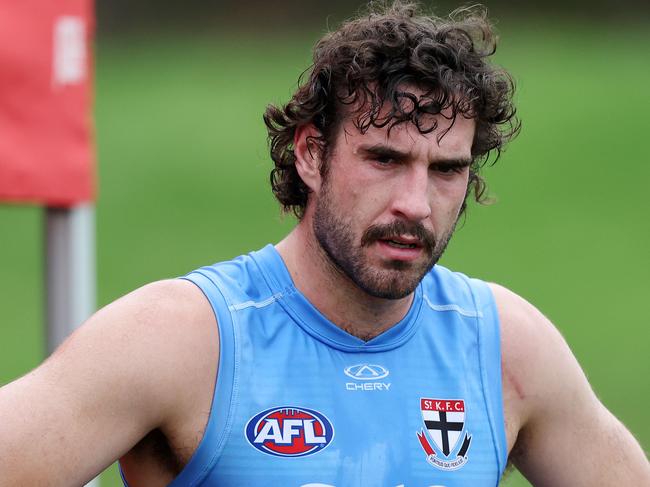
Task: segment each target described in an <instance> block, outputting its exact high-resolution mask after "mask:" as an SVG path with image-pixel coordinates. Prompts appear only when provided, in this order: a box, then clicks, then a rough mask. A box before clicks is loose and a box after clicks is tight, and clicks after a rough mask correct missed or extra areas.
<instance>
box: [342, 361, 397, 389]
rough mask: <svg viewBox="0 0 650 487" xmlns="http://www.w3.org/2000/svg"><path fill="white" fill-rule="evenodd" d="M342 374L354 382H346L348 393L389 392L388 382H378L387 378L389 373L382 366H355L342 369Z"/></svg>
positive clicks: (389, 384)
mask: <svg viewBox="0 0 650 487" xmlns="http://www.w3.org/2000/svg"><path fill="white" fill-rule="evenodd" d="M343 373H344V374H345V375H347V376H348V377H349V378H351V379H354V382H346V383H345V388H346V390H348V391H389V390H390V386H391V383H390V382H380V380H381V379H384V378H386V377H388V375H389V374H390V372H389V371H388V369H387V368H386V367H384V366H383V365H378V364H356V365H350V366H349V367H346V368H345V369H343Z"/></svg>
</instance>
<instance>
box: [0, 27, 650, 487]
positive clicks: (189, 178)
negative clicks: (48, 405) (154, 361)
mask: <svg viewBox="0 0 650 487" xmlns="http://www.w3.org/2000/svg"><path fill="white" fill-rule="evenodd" d="M315 37H316V36H312V37H310V36H306V37H304V38H302V37H300V38H299V37H296V38H290V37H289V36H287V38H286V39H285V40H284V41H281V42H279V41H277V39H274V44H272V43H270V42H267V41H266V40H264V39H255V38H251V37H247V38H246V39H245V40H244V38H238V37H228V38H225V37H224V38H209V37H189V36H184V37H178V38H150V39H139V40H137V39H130V40H128V41H127V40H123V41H120V42H115V41H114V42H99V44H98V49H97V73H96V78H97V101H96V120H97V139H98V152H99V160H100V197H99V201H98V206H97V232H98V272H99V282H98V291H99V296H98V302H99V304H100V305H104V304H106V303H108V302H110V301H112V300H114V299H115V298H117V297H118V296H120V295H122V294H124V293H126V292H128V291H129V290H132V289H133V288H136V287H138V286H140V285H142V284H144V283H146V282H149V281H152V280H156V279H161V278H166V277H171V276H177V275H180V274H183V273H185V272H187V271H188V270H191V269H193V268H195V267H197V266H200V265H203V264H206V263H212V262H215V261H218V260H221V259H225V258H229V257H232V256H235V255H237V254H240V253H242V252H246V251H248V250H251V249H254V248H258V247H261V246H262V245H264V244H265V243H267V242H275V241H277V240H279V239H280V238H281V237H282V236H283V235H284V234H285V233H286V232H287V231H288V229H290V228H291V226H292V220H291V218H288V217H287V218H285V219H283V218H281V217H280V216H279V213H278V208H277V205H276V204H275V203H274V200H273V199H272V197H271V195H270V191H269V189H268V184H267V180H268V171H269V169H270V163H269V158H268V156H267V151H266V144H265V131H264V127H263V124H262V121H261V113H262V112H263V110H264V107H265V105H266V104H267V103H269V102H280V101H283V100H286V98H287V97H288V95H289V93H290V92H291V91H292V89H293V88H294V87H295V81H296V78H297V76H298V74H299V73H300V72H301V71H302V69H303V68H304V67H305V66H306V65H307V64H308V60H309V46H310V45H311V42H312V41H313V39H314V38H315ZM503 37H504V41H503V44H502V47H501V49H500V51H499V55H498V59H499V62H500V63H502V64H504V65H506V66H507V67H508V68H509V69H510V70H511V71H512V72H513V73H514V74H515V77H516V79H517V81H518V85H519V91H518V100H519V106H520V114H521V117H522V119H523V122H524V129H523V132H522V134H521V136H520V138H519V139H518V140H516V141H515V142H514V143H513V145H512V147H511V148H510V149H509V150H508V151H507V152H506V154H505V155H504V156H503V158H502V159H501V160H500V161H499V162H498V164H497V165H496V166H494V167H492V168H488V169H487V171H486V175H487V178H488V181H489V183H490V186H491V189H492V193H493V195H494V196H495V197H496V198H497V203H496V204H494V205H492V206H490V207H476V206H474V207H471V208H470V210H469V214H468V216H467V219H466V222H465V223H464V225H462V228H460V230H459V231H458V234H457V236H456V237H455V239H454V240H453V241H452V244H451V247H450V250H449V252H448V255H447V256H446V257H445V258H444V264H445V265H447V266H450V267H452V268H455V269H457V270H461V271H463V272H465V273H467V274H470V275H474V276H477V277H481V278H483V279H488V280H494V281H497V282H500V283H502V284H504V285H506V286H508V287H510V288H512V289H513V290H515V291H516V292H518V293H520V294H521V295H523V296H524V297H526V298H528V299H529V300H531V301H532V302H533V303H535V304H536V305H537V306H538V307H539V308H540V309H542V310H543V311H544V313H546V314H547V315H548V316H549V317H550V318H551V319H552V320H553V321H554V322H555V323H556V324H557V326H558V328H559V329H560V330H561V331H562V333H563V334H564V336H565V337H566V339H567V341H568V342H569V344H570V345H571V347H572V349H573V351H574V353H575V354H576V356H577V357H578V359H579V361H580V362H581V363H582V365H583V367H584V369H585V371H586V373H587V375H588V377H589V379H590V381H591V383H592V385H593V387H594V389H595V390H596V392H597V393H598V395H599V396H600V398H601V399H602V401H603V402H604V403H605V404H606V405H607V406H608V407H609V408H610V409H611V410H612V411H613V412H614V413H615V414H616V415H617V416H618V417H619V418H621V420H622V421H623V422H624V423H625V424H626V425H628V427H629V428H630V429H631V430H632V431H633V432H634V433H635V434H636V436H637V437H638V438H639V439H640V441H641V442H642V444H643V445H644V446H645V447H646V448H647V447H649V446H650V421H649V420H648V415H647V410H648V406H647V404H648V401H649V400H650V354H649V346H648V344H649V340H650V331H649V329H650V327H649V326H648V325H650V322H649V319H648V316H647V313H646V312H644V311H643V309H644V306H645V305H644V304H643V303H644V302H645V301H646V299H648V295H649V291H650V283H649V281H648V271H649V270H650V258H649V254H648V252H649V249H650V224H649V223H648V216H649V213H650V211H649V210H650V203H648V197H647V195H646V190H647V185H648V181H650V157H649V156H648V152H647V147H648V130H649V129H650V127H649V125H648V121H647V111H648V109H650V100H649V96H648V91H647V89H648V86H650V65H649V64H648V63H647V61H645V60H647V53H648V52H649V51H650V37H649V36H648V34H647V29H645V30H643V28H641V27H639V28H630V29H620V30H612V31H607V30H606V29H604V28H602V27H599V28H596V27H589V26H583V27H576V26H572V28H571V29H568V28H563V27H561V26H560V27H554V28H545V29H541V28H537V27H534V26H533V25H532V24H531V25H530V26H529V27H527V28H523V27H521V28H520V30H518V31H513V32H508V31H506V32H504V34H503ZM276 42H277V44H275V43H276ZM642 60H644V61H642ZM41 227H42V217H41V212H40V210H39V209H37V208H33V207H32V208H27V207H9V206H1V207H0V229H1V230H0V310H1V311H0V323H1V326H0V384H1V383H5V382H7V381H9V380H11V379H12V378H15V377H17V376H18V375H20V374H23V373H25V372H26V371H27V370H29V369H30V368H32V367H34V366H36V365H37V364H38V362H39V361H40V360H41V358H42V353H43V352H42V351H43V333H42V318H43V312H42V306H41V304H42V300H43V289H42V284H41V272H42V263H43V262H42V228H41ZM579 407H580V405H579V404H576V409H578V408H579ZM605 456H606V455H605ZM118 482H119V481H118V477H117V475H116V473H115V469H114V468H113V469H111V471H110V472H109V473H107V474H106V475H105V476H104V484H103V485H105V486H117V485H119V483H118ZM504 485H507V486H509V487H518V486H523V485H527V483H526V482H525V481H523V480H522V479H521V478H520V477H519V476H517V475H513V476H512V477H511V478H510V479H509V480H508V481H506V482H504Z"/></svg>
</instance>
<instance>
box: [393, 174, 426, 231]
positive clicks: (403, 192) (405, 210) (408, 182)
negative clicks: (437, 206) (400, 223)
mask: <svg viewBox="0 0 650 487" xmlns="http://www.w3.org/2000/svg"><path fill="white" fill-rule="evenodd" d="M432 190H433V188H432V187H431V181H430V180H429V174H428V168H427V167H411V168H409V170H408V171H405V173H404V174H403V175H402V177H401V178H399V182H398V184H396V185H395V188H394V194H393V205H392V211H393V213H394V214H395V216H398V217H400V218H403V219H405V220H408V221H415V222H419V221H422V220H425V219H426V218H429V217H430V216H431V198H432V194H431V193H432Z"/></svg>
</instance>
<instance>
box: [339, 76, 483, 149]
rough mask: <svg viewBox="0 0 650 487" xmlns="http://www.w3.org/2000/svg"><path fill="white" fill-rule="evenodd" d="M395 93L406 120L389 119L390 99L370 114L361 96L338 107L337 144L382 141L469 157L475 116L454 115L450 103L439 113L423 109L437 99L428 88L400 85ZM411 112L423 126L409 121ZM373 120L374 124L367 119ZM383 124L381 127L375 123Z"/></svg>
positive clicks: (401, 147)
mask: <svg viewBox="0 0 650 487" xmlns="http://www.w3.org/2000/svg"><path fill="white" fill-rule="evenodd" d="M396 95H397V97H396V100H397V101H396V102H395V104H396V105H399V109H401V110H402V115H404V114H406V115H405V116H403V118H407V120H405V121H399V123H395V122H396V119H390V116H391V110H393V109H397V108H398V107H397V106H394V105H393V103H391V102H388V101H386V102H385V103H384V104H383V106H382V108H381V109H380V110H379V111H378V113H373V114H371V113H370V112H371V110H369V107H370V103H369V100H368V99H367V98H365V99H364V101H361V99H360V100H359V101H358V102H356V103H353V104H352V105H350V106H348V107H347V109H342V110H341V112H342V113H341V116H342V118H343V120H342V121H341V124H340V126H339V130H338V131H337V137H336V145H337V146H338V145H339V144H340V143H344V144H346V145H348V146H349V145H353V146H354V145H359V144H364V145H367V144H370V145H374V144H382V145H388V146H390V147H391V148H394V149H397V150H400V151H403V152H412V151H414V150H416V151H418V152H420V151H424V150H426V152H427V153H428V155H429V158H430V159H435V158H437V157H442V158H447V157H456V158H457V157H462V158H471V153H472V145H473V142H474V132H475V127H476V122H475V120H474V119H472V118H467V117H465V116H464V115H463V114H461V113H457V114H456V116H454V114H453V110H452V108H451V107H447V108H445V109H443V110H442V111H441V113H438V114H429V113H423V111H422V110H421V109H422V107H427V106H429V107H430V106H431V105H434V106H435V104H436V99H435V96H434V95H432V94H431V92H426V93H425V92H424V91H423V90H421V89H419V88H418V87H415V86H411V85H402V86H401V87H400V88H399V89H398V91H397V92H396ZM416 105H418V107H416ZM418 108H419V109H418ZM392 113H394V112H392ZM414 114H417V116H418V117H419V125H420V127H421V128H422V129H423V130H420V129H419V128H418V126H416V125H415V123H414V122H413V121H412V120H413V119H412V118H411V115H414ZM370 115H372V117H370ZM403 118H402V119H403ZM372 120H374V121H375V125H373V124H372V123H369V121H372ZM360 123H362V124H365V126H366V127H368V128H367V130H360V129H359V125H360ZM383 124H385V126H384V127H378V126H376V125H383ZM432 128H433V130H431V129H432Z"/></svg>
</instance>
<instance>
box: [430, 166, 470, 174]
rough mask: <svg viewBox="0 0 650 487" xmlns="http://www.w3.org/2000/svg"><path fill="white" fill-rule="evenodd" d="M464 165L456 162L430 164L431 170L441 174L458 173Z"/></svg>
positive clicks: (463, 168)
mask: <svg viewBox="0 0 650 487" xmlns="http://www.w3.org/2000/svg"><path fill="white" fill-rule="evenodd" d="M466 167H467V166H461V165H458V164H434V165H432V166H431V170H432V171H435V172H438V173H441V174H460V173H462V172H463V171H464V170H465V168H466Z"/></svg>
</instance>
